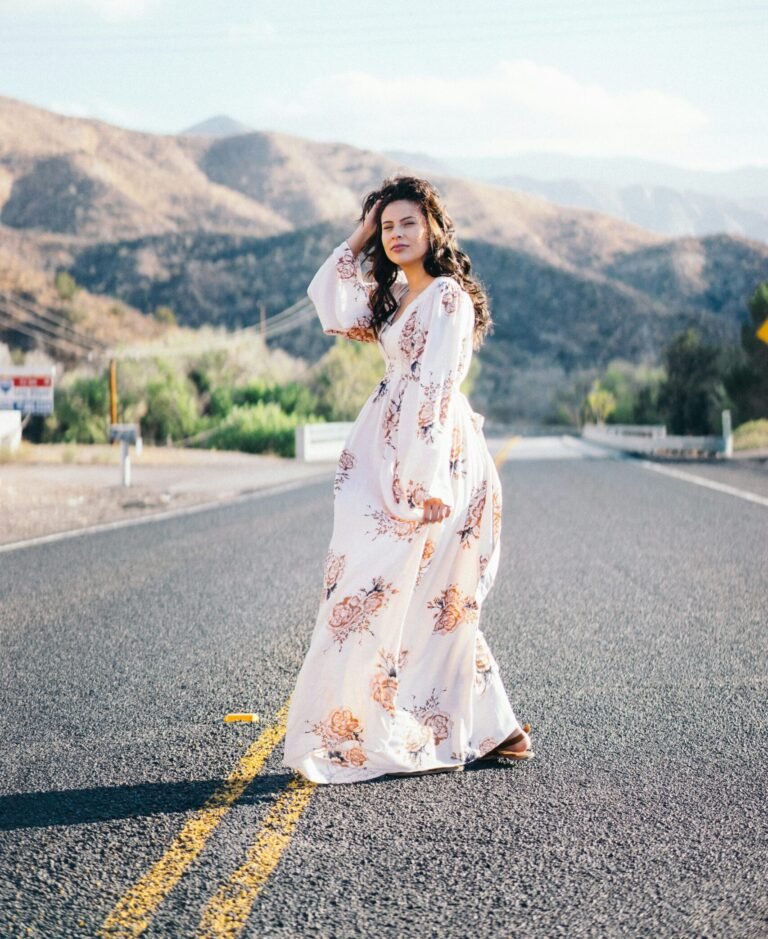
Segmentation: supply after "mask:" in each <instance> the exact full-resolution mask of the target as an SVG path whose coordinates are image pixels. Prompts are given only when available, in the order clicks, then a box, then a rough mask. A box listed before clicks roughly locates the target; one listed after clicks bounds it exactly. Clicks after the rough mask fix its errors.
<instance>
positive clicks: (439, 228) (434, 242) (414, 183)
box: [360, 176, 493, 349]
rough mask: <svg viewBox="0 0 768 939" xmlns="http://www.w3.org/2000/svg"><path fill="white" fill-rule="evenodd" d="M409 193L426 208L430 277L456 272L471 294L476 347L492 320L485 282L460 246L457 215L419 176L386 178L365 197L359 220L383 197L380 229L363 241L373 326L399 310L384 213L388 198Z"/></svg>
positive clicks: (379, 326) (426, 259)
mask: <svg viewBox="0 0 768 939" xmlns="http://www.w3.org/2000/svg"><path fill="white" fill-rule="evenodd" d="M399 199H407V200H408V201H409V202H415V203H416V204H417V205H418V206H419V207H420V208H421V210H422V212H423V213H424V216H425V218H426V220H427V227H428V230H429V248H428V249H427V253H426V255H425V257H424V270H425V271H426V272H427V273H428V274H430V275H431V276H432V277H441V276H448V277H453V278H454V279H455V280H456V281H458V283H459V284H460V286H461V287H463V288H464V290H466V291H467V293H468V294H469V296H470V297H471V298H472V304H473V306H474V308H475V327H474V332H473V340H474V342H473V344H474V347H475V349H478V348H479V347H480V346H481V345H482V342H483V340H484V339H485V337H486V335H487V334H488V333H489V332H490V330H491V328H492V326H493V321H492V320H491V313H490V310H489V308H488V297H487V296H486V293H485V290H484V289H483V286H482V284H481V283H480V282H479V281H478V280H477V279H476V278H475V277H473V276H472V274H471V270H472V264H471V263H470V260H469V257H468V256H467V255H466V254H465V253H464V252H463V251H462V250H461V249H460V248H459V246H458V243H457V241H456V234H455V230H454V225H453V221H452V220H451V217H450V216H449V215H448V213H447V212H446V210H445V206H444V205H443V202H442V199H441V198H440V195H439V194H438V192H437V190H436V189H435V187H434V186H433V185H432V184H431V183H429V182H428V181H427V180H426V179H420V178H419V177H417V176H394V177H391V178H389V179H385V180H384V182H383V183H382V184H381V186H380V187H379V188H378V189H374V190H373V192H369V193H368V195H367V196H366V197H365V199H364V200H363V211H362V214H361V216H360V220H361V221H362V219H364V218H365V216H366V215H367V214H368V213H369V212H370V211H371V209H373V207H374V205H376V203H377V202H378V201H379V200H381V205H380V206H379V209H378V218H377V224H376V234H375V235H373V236H372V237H371V238H369V239H368V241H367V242H366V243H365V244H364V245H363V253H364V255H365V257H366V259H367V260H368V261H369V262H370V265H371V276H372V277H373V279H374V280H375V281H376V286H375V287H374V288H373V290H372V291H371V298H370V304H371V308H372V309H373V318H372V320H371V327H372V328H373V330H374V332H375V334H376V335H377V336H378V335H379V332H380V331H381V329H382V327H383V326H384V324H385V323H386V322H387V321H388V320H389V319H391V317H392V315H393V314H394V312H395V310H397V301H396V300H395V298H394V296H393V294H392V291H391V289H390V288H391V287H392V284H393V283H394V282H395V278H396V277H397V272H398V270H399V268H398V266H397V265H396V264H393V263H392V261H390V259H389V258H388V257H387V255H386V252H385V251H384V245H383V243H382V239H381V213H382V212H383V210H384V209H385V208H386V207H387V206H388V205H389V203H390V202H397V201H398V200H399Z"/></svg>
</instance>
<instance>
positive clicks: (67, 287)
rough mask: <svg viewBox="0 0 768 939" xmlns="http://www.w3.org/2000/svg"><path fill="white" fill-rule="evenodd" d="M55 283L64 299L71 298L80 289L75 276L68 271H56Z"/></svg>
mask: <svg viewBox="0 0 768 939" xmlns="http://www.w3.org/2000/svg"><path fill="white" fill-rule="evenodd" d="M53 283H54V286H55V287H56V290H57V291H58V293H59V296H60V297H61V299H62V300H71V299H72V297H74V295H75V294H76V293H77V291H78V290H79V289H80V288H79V287H78V286H77V282H76V281H75V278H74V277H73V276H72V275H71V274H69V273H68V272H67V271H56V276H55V277H54V279H53Z"/></svg>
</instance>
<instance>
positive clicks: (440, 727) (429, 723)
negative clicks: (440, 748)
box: [424, 713, 451, 745]
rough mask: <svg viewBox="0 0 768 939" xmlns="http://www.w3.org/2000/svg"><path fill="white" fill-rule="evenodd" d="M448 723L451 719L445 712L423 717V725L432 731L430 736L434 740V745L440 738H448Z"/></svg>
mask: <svg viewBox="0 0 768 939" xmlns="http://www.w3.org/2000/svg"><path fill="white" fill-rule="evenodd" d="M450 723H451V720H450V718H449V717H448V715H447V714H442V713H438V714H430V715H429V716H428V717H425V718H424V726H425V727H429V729H430V730H431V731H432V736H433V737H434V740H435V745H437V744H438V743H440V742H441V741H442V740H447V739H448V734H449V733H450Z"/></svg>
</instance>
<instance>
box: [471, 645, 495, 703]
mask: <svg viewBox="0 0 768 939" xmlns="http://www.w3.org/2000/svg"><path fill="white" fill-rule="evenodd" d="M492 675H493V658H492V657H491V650H490V649H489V648H488V643H487V642H486V641H485V638H484V637H483V635H482V633H480V632H478V633H477V636H476V637H475V691H476V692H477V693H478V694H482V693H483V692H484V691H485V690H486V688H487V687H488V685H489V683H490V681H491V676H492Z"/></svg>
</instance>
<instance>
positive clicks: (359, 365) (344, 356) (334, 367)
mask: <svg viewBox="0 0 768 939" xmlns="http://www.w3.org/2000/svg"><path fill="white" fill-rule="evenodd" d="M383 374H384V362H383V360H382V358H381V353H380V352H379V351H378V348H377V346H376V344H375V343H363V342H350V341H349V340H346V339H337V340H336V343H335V345H334V346H333V347H332V348H331V349H329V350H328V352H326V354H325V355H324V356H323V357H322V359H320V361H319V362H318V363H317V366H316V367H315V371H314V381H313V389H314V391H315V392H316V394H317V407H318V412H319V413H320V414H322V415H323V416H324V417H325V418H327V419H328V420H331V421H351V420H354V419H355V418H356V417H357V415H358V414H359V412H360V408H362V406H363V405H364V404H365V402H366V400H367V399H368V397H369V396H370V394H371V392H372V391H373V390H374V388H375V387H376V385H377V383H378V382H379V381H381V378H382V375H383Z"/></svg>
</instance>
